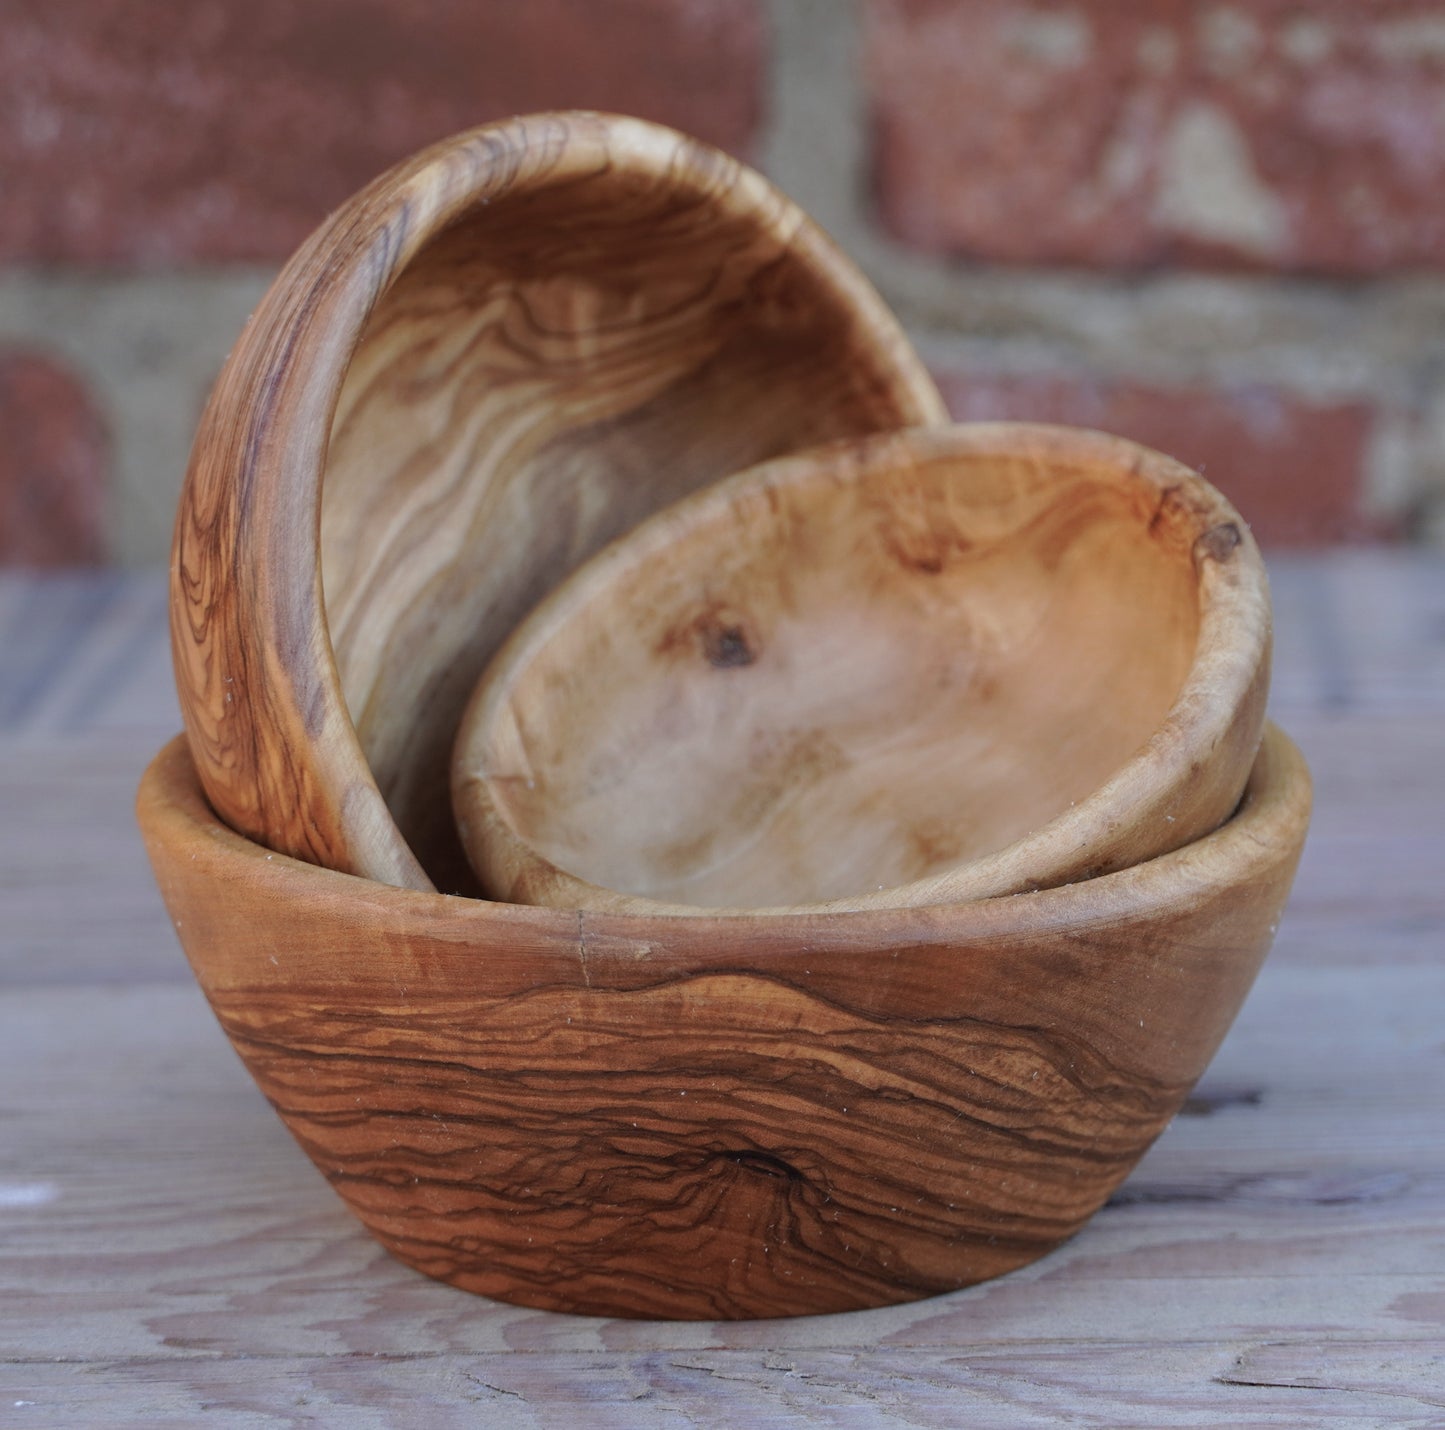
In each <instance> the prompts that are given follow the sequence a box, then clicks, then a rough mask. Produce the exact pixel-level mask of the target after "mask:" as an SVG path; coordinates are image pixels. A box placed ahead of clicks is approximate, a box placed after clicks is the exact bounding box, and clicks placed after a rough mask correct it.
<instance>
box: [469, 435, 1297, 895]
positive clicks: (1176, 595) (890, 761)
mask: <svg viewBox="0 0 1445 1430" xmlns="http://www.w3.org/2000/svg"><path fill="white" fill-rule="evenodd" d="M1269 651H1270V609H1269V592H1268V587H1267V583H1266V581H1265V575H1264V567H1263V563H1262V562H1261V560H1260V556H1259V551H1258V548H1257V547H1256V546H1255V544H1254V540H1253V538H1252V537H1251V536H1250V534H1249V532H1248V529H1247V528H1246V526H1245V525H1244V522H1243V521H1242V520H1241V518H1240V517H1239V515H1238V513H1236V512H1235V511H1234V509H1233V508H1232V507H1231V506H1230V505H1229V503H1228V502H1226V501H1225V500H1224V498H1223V497H1221V496H1220V495H1219V493H1218V492H1216V491H1215V490H1214V489H1213V488H1212V487H1210V486H1209V485H1208V483H1206V482H1205V481H1203V480H1202V479H1201V478H1200V477H1199V476H1198V475H1197V474H1196V473H1194V472H1191V471H1190V470H1189V469H1188V468H1186V467H1183V466H1181V465H1180V464H1179V463H1177V462H1174V461H1171V460H1170V459H1169V458H1167V457H1164V456H1161V455H1160V454H1159V453H1157V452H1151V451H1149V450H1147V449H1146V448H1143V447H1140V446H1137V445H1136V444H1134V443H1132V442H1126V441H1123V440H1121V439H1118V438H1113V437H1107V436H1104V435H1102V434H1100V433H1094V432H1081V431H1077V430H1073V429H1069V428H1062V427H1041V426H1035V425H1030V424H1025V423H998V424H972V425H967V426H960V427H952V428H950V427H940V428H928V429H919V430H916V431H913V432H902V433H895V434H885V435H883V436H875V437H871V438H865V439H861V440H859V441H856V442H852V443H843V444H833V445H830V446H829V447H826V448H824V449H822V450H820V451H817V452H810V453H804V454H799V455H796V456H792V457H787V458H782V459H779V460H777V461H774V462H771V463H767V464H765V465H763V466H761V467H759V468H756V469H755V470H753V471H751V472H747V473H742V474H739V475H737V476H734V477H732V478H729V479H728V480H727V481H725V482H723V483H721V484H720V485H717V486H713V487H710V488H708V489H707V490H705V491H703V492H699V493H696V494H694V495H693V496H691V497H689V498H686V499H684V500H683V501H681V502H679V503H677V504H676V505H674V506H672V507H670V508H668V509H666V510H665V511H664V512H662V513H659V514H658V515H657V516H655V517H653V518H651V519H650V520H649V521H648V522H647V523H645V524H644V525H643V526H642V527H640V528H639V529H638V530H636V531H634V532H632V533H629V534H628V535H627V536H626V537H624V538H622V539H620V540H619V541H618V542H616V543H614V545H613V546H611V547H609V548H608V549H607V550H606V551H605V552H604V553H603V554H601V555H600V556H598V557H596V558H594V559H593V560H592V561H591V562H589V563H588V564H587V565H585V566H584V567H582V568H581V569H580V570H579V571H577V572H576V573H574V574H573V576H572V577H570V578H569V579H568V580H567V581H566V582H565V583H563V585H562V586H560V587H559V588H558V589H557V590H556V591H554V592H553V594H552V595H551V596H550V597H549V598H548V599H547V600H546V601H544V602H543V604H542V605H541V606H540V607H539V608H538V609H537V611H536V612H535V613H534V614H533V615H532V616H530V617H529V618H528V619H527V620H526V621H525V622H523V624H522V625H521V626H520V627H519V629H518V630H517V632H516V633H515V635H514V636H513V637H512V638H511V639H510V640H509V641H508V642H507V644H506V646H505V647H504V648H503V650H502V651H501V652H500V653H499V655H498V657H497V658H496V660H495V661H494V662H493V663H492V665H491V666H490V667H489V668H488V670H487V671H486V672H485V673H484V675H483V678H482V681H481V682H480V683H479V684H478V687H477V690H476V692H475V695H474V697H473V699H472V701H471V702H470V704H469V706H468V709H467V711H466V713H465V715H464V717H463V721H462V724H461V727H460V731H459V735H458V740H457V747H456V753H455V756H454V764H453V802H454V808H455V811H456V815H457V819H458V824H459V827H460V829H461V832H462V840H463V843H464V845H465V846H466V848H467V850H468V853H469V855H470V857H471V860H472V864H473V867H474V868H475V869H476V871H477V873H478V875H479V876H480V877H481V879H482V884H483V887H484V888H485V889H486V890H487V891H488V892H490V893H491V894H492V895H493V896H494V897H496V898H500V899H507V900H511V901H514V902H518V903H537V904H549V905H552V906H554V907H557V908H579V907H580V908H588V909H598V908H612V909H617V910H629V909H630V910H633V911H635V912H639V913H641V912H646V911H649V910H651V911H653V912H657V911H660V910H661V909H664V908H666V909H671V910H673V911H682V909H683V908H684V906H691V908H693V909H694V910H695V909H696V908H699V907H709V906H711V907H719V906H721V907H734V908H758V907H768V906H814V907H816V906H823V907H828V908H836V909H847V908H881V907H897V906H902V905H909V904H946V903H955V902H959V901H961V900H965V899H971V898H982V897H989V896H993V895H998V894H1011V893H1016V892H1019V891H1021V890H1026V889H1038V888H1050V887H1052V886H1054V885H1056V884H1063V883H1071V882H1074V881H1077V880H1079V879H1087V878H1090V877H1093V876H1096V875H1098V874H1101V873H1110V872H1113V871H1114V870H1117V869H1125V868H1129V867H1130V866H1131V865H1134V864H1137V863H1140V862H1141V861H1143V860H1146V859H1150V858H1153V857H1154V856H1156V855H1158V854H1163V853H1167V852H1168V851H1169V850H1171V849H1175V848H1179V847H1180V846H1182V845H1185V844H1188V843H1189V842H1191V841H1192V840H1195V839H1197V838H1199V837H1200V836H1202V835H1204V834H1207V833H1209V832H1210V831H1211V830H1213V829H1215V828H1217V827H1218V825H1219V824H1220V823H1221V822H1222V821H1223V820H1224V819H1225V818H1226V817H1227V816H1228V815H1229V814H1230V812H1231V811H1232V810H1233V809H1234V807H1235V806H1236V805H1237V804H1238V802H1239V797H1240V794H1241V792H1242V790H1243V788H1244V783H1245V780H1246V779H1247V778H1248V775H1249V771H1250V768H1251V766H1252V765H1253V763H1254V757H1255V752H1256V750H1257V749H1258V747H1259V739H1260V732H1261V729H1262V728H1263V723H1264V707H1265V699H1266V696H1267V692H1268V687H1269ZM658 901H660V902H658Z"/></svg>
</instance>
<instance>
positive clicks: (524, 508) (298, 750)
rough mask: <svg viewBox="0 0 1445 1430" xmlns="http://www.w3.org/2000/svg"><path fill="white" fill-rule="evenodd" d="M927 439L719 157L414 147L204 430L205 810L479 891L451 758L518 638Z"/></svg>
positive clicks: (895, 351)
mask: <svg viewBox="0 0 1445 1430" xmlns="http://www.w3.org/2000/svg"><path fill="white" fill-rule="evenodd" d="M942 416H943V407H942V403H941V401H940V399H939V397H938V395H937V392H936V390H935V389H934V387H933V385H932V383H931V381H930V380H929V378H928V377H927V375H926V373H925V372H924V370H923V368H922V366H921V365H920V364H919V362H918V361H917V359H916V358H915V357H914V355H913V354H912V352H911V350H910V349H909V347H908V345H907V343H906V340H905V339H904V337H903V335H902V332H901V330H900V329H899V328H898V326H897V324H896V322H895V321H894V320H893V318H892V317H891V315H890V314H889V313H888V312H887V310H886V309H885V307H884V306H883V304H882V303H881V301H880V300H879V299H878V297H877V295H876V294H875V293H874V292H873V291H872V289H871V288H869V287H868V285H867V283H866V282H865V281H864V280H863V278H862V277H861V276H860V275H859V274H858V272H857V271H856V270H855V269H854V268H853V267H852V265H851V264H849V263H848V262H847V260H846V259H844V258H843V257H842V256H841V255H840V254H839V253H838V251H837V250H836V249H835V248H834V247H833V246H832V245H831V244H830V243H829V242H828V240H827V239H826V238H825V237H824V236H823V235H822V234H821V233H820V232H819V231H818V230H817V229H816V228H815V227H814V226H813V225H812V224H811V223H810V222H809V221H808V220H807V219H806V217H805V216H804V215H803V214H802V213H801V212H800V211H799V210H798V209H797V208H796V207H795V206H794V205H792V204H791V203H790V202H789V201H788V200H787V199H785V198H784V197H783V196H782V195H780V194H779V193H777V191H776V190H774V189H773V188H771V186H769V185H768V184H767V183H766V182H765V181H764V180H763V179H761V178H760V177H759V176H758V175H757V174H755V173H752V172H751V171H750V170H747V169H745V168H743V167H742V166H740V165H738V164H736V163H735V162H733V161H732V160H730V159H728V158H726V157H725V156H723V155H721V154H719V153H717V152H716V151H714V150H711V149H708V148H706V147H705V146H702V145H699V144H695V143H692V142H690V141H688V140H685V139H683V138H682V137H680V136H678V135H676V134H674V133H672V132H670V131H668V130H664V129H659V128H657V127H655V126H651V125H646V124H642V123H640V122H638V121H633V120H625V119H617V118H610V117H607V116H602V115H595V114H582V113H576V114H563V115H545V116H537V117H533V118H528V119H518V120H512V121H508V122H506V123H503V124H498V125H493V126H489V127H486V128H483V129H479V130H475V131H472V132H470V133H467V134H463V135H460V136H458V137H457V138H455V139H453V140H449V141H447V142H446V143H444V144H441V145H438V146H436V147H434V148H432V149H430V150H427V151H425V152H424V153H422V154H420V155H418V156H417V157H416V158H414V159H412V160H410V161H408V162H406V163H404V164H402V165H400V166H398V167H397V168H396V169H394V170H392V171H391V172H390V173H388V174H386V175H384V176H383V177H382V178H380V179H378V180H377V181H376V182H375V183H374V184H372V185H371V186H370V187H369V188H367V189H365V190H363V191H362V193H360V194H359V195H357V196H356V198H355V199H353V200H352V201H351V202H350V203H348V204H346V205H344V206H343V207H342V208H341V209H339V210H338V211H337V212H336V213H335V214H334V215H333V216H332V217H331V218H330V219H329V220H328V221H327V223H326V224H325V225H323V226H322V228H321V229H319V230H318V231H317V233H316V234H315V235H313V236H312V238H311V239H310V240H309V241H308V242H307V243H306V244H305V245H304V246H303V247H302V249H301V250H300V251H299V252H298V253H297V255H296V256H295V258H293V259H292V261H291V262H290V263H289V264H288V265H287V266H286V268H285V269H284V270H283V271H282V273H281V275H280V276H279V277H278V279H277V281H276V283H275V285H274V286H273V287H272V289H271V290H270V292H269V293H268V295H267V297H266V298H265V300H264V301H263V303H262V304H261V306H260V307H259V309H258V310H257V312H256V313H255V315H254V316H253V317H252V320H251V322H250V323H249V324H248V326H247V328H246V331H245V333H244V334H243V335H242V337H241V340H240V342H239V343H238V345H237V347H236V349H235V350H234V351H233V353H232V355H231V357H230V359H229V361H228V362H227V364H226V367H225V370H224V371H223V373H222V375H221V377H220V379H219V381H218V383H217V385H216V389H215V391H214V393H213V395H212V399H211V402H210V404H209V406H208V407H207V410H206V413H205V416H204V418H203V420H202V423H201V427H200V431H199V433H198V435H197V439H196V446H195V450H194V453H193V456H192V461H191V466H190V470H189V472H188V474H187V477H186V483H185V488H184V492H183V495H182V501H181V507H180V511H179V515H178V518H177V526H176V534H175V543H174V550H173V560H172V613H173V614H172V639H173V650H174V657H175V665H176V677H177V684H178V686H179V688H180V692H181V703H182V710H183V713H184V716H185V723H186V729H187V733H188V735H189V738H190V742H191V747H192V751H193V754H194V756H195V759H196V763H197V768H198V770H199V772H200V775H201V779H202V782H203V784H204V787H205V790H206V793H207V796H208V797H209V799H210V800H211V802H212V804H213V805H214V807H215V808H216V809H217V810H218V811H219V812H220V813H221V814H222V815H223V817H224V818H225V819H226V820H227V822H229V823H230V824H231V825H232V826H233V827H234V828H236V829H238V830H241V831H243V832H245V833H246V834H248V835H250V836H252V837H254V838H256V839H257V840H259V841H260V842H262V843H265V844H267V845H268V846H269V847H271V848H274V849H277V850H280V851H283V852H287V853H290V854H293V855H295V856H296V857H298V858H302V859H306V860H309V861H312V862H316V863H319V864H322V865H325V866H328V867H332V868H336V869H340V870H344V871H347V872H353V873H357V874H361V875H364V876H367V877H370V878H374V879H378V880H381V881H383V882H386V883H390V884H396V885H402V886H407V887H416V888H429V887H431V885H432V883H433V882H436V883H437V884H439V886H440V887H443V888H448V889H451V888H456V889H470V888H472V887H473V881H472V880H471V877H470V874H469V872H468V871H467V869H466V864H465V861H464V859H463V858H462V856H461V851H460V848H459V846H458V844H457V841H456V836H455V833H454V831H453V828H452V823H451V819H450V814H449V811H448V808H447V797H446V791H447V762H448V757H449V754H450V747H451V739H452V735H453V732H454V729H455V724H456V718H457V716H458V714H459V713H460V710H461V706H462V704H463V702H464V700H465V698H466V696H467V694H468V692H469V691H470V689H471V687H472V685H473V683H474V682H475V679H476V676H477V674H478V672H479V671H480V669H481V667H482V665H483V663H484V662H485V660H486V659H487V657H488V656H489V655H490V654H491V653H492V651H493V650H494V649H495V648H496V646H497V645H498V644H499V643H500V641H501V640H502V639H503V638H504V637H505V636H506V634H507V633H508V632H509V631H510V630H511V628H512V626H513V625H514V624H515V622H516V620H517V619H518V618H519V616H520V615H521V614H522V612H524V611H525V610H526V609H527V608H528V607H529V606H530V605H532V604H533V603H534V602H535V601H536V599H537V598H538V597H539V596H540V595H542V593H543V592H545V591H546V590H547V589H548V588H549V587H550V586H551V585H552V584H553V583H554V582H555V581H556V580H557V579H558V578H559V577H560V576H562V575H563V574H564V573H565V572H566V571H567V570H569V569H570V568H571V567H572V566H574V565H575V564H576V563H577V562H578V561H580V560H581V559H583V558H584V557H585V556H587V555H588V554H589V553H590V552H591V551H593V550H595V549H596V548H597V547H598V546H599V545H601V544H602V543H603V542H604V541H606V540H607V539H609V538H610V537H612V536H613V535H615V534H617V533H618V532H620V531H622V530H625V529H626V528H627V527H628V526H630V525H632V524H633V523H634V522H636V521H637V520H638V519H639V518H641V517H642V516H644V515H646V514H647V513H648V512H650V511H652V510H654V509H656V508H657V507H658V506H661V505H663V504H664V503H666V502H667V501H669V500H671V499H672V498H674V497H677V496H680V495H682V494H683V493H685V492H688V491H690V490H692V489H694V488H696V487H697V486H699V485H702V484H705V483H706V482H708V481H710V480H712V479H713V478H715V477H717V476H720V475H723V474H724V473H727V472H730V471H734V470H737V469H738V468H740V467H744V466H747V465H749V464H751V463H752V462H755V461H758V460H761V459H763V458H766V457H769V456H773V455H777V454H779V453H782V452H785V451H790V450H794V449H797V448H800V447H803V446H808V445H811V444H813V443H816V442H818V441H822V440H826V439H829V438H833V437H840V436H849V435H858V434H862V433H867V432H872V431H880V430H888V429H892V428H895V427H900V426H909V425H913V424H918V423H926V422H931V421H936V420H940V419H941V418H942ZM323 483H324V488H325V500H324V501H323V500H322V488H323Z"/></svg>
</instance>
